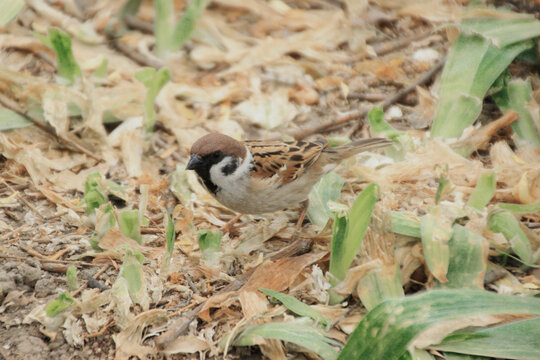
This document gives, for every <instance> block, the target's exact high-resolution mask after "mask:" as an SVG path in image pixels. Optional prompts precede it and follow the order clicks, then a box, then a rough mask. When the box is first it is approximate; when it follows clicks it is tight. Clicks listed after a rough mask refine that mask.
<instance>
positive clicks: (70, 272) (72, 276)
mask: <svg viewBox="0 0 540 360" xmlns="http://www.w3.org/2000/svg"><path fill="white" fill-rule="evenodd" d="M66 283H67V286H68V288H69V290H70V291H75V290H77V289H78V288H79V282H78V281H77V268H76V267H75V265H71V266H70V267H68V269H67V271H66Z"/></svg>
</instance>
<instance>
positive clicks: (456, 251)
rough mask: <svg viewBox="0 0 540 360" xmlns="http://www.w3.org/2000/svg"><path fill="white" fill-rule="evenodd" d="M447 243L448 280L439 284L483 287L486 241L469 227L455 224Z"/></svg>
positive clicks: (458, 286) (457, 286) (459, 286)
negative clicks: (448, 254) (448, 258)
mask: <svg viewBox="0 0 540 360" xmlns="http://www.w3.org/2000/svg"><path fill="white" fill-rule="evenodd" d="M448 245H449V248H450V263H449V264H448V273H447V275H446V277H447V279H448V282H447V283H445V284H440V285H441V286H442V287H448V288H454V289H479V290H481V289H483V288H484V276H485V275H486V268H487V256H488V250H489V246H488V244H487V241H486V240H485V239H484V238H483V237H482V236H480V235H478V234H476V233H474V232H472V231H470V230H469V229H467V228H465V227H463V226H461V225H458V224H455V225H454V226H453V234H452V238H451V239H450V242H449V244H448Z"/></svg>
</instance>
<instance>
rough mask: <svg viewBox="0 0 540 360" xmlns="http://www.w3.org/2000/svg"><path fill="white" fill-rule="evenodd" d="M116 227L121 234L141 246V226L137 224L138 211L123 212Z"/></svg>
mask: <svg viewBox="0 0 540 360" xmlns="http://www.w3.org/2000/svg"><path fill="white" fill-rule="evenodd" d="M118 226H119V227H120V231H121V232H122V234H124V235H126V236H127V237H128V238H130V239H133V240H135V241H137V243H139V244H142V235H141V224H140V223H139V210H124V211H122V213H121V214H120V217H119V219H118Z"/></svg>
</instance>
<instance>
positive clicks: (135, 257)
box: [118, 245, 148, 308]
mask: <svg viewBox="0 0 540 360" xmlns="http://www.w3.org/2000/svg"><path fill="white" fill-rule="evenodd" d="M123 248H124V249H126V253H125V255H124V260H123V263H122V267H121V268H120V273H119V275H118V276H119V277H121V278H124V279H125V280H126V282H127V286H128V291H129V296H130V297H131V299H132V300H133V302H135V303H137V304H140V305H141V306H143V308H144V307H145V306H144V305H145V304H146V303H147V302H148V294H147V293H146V285H145V281H144V273H143V268H142V264H143V262H144V256H143V255H142V254H141V253H140V252H138V251H136V250H134V249H131V248H129V247H128V246H125V245H124V246H123Z"/></svg>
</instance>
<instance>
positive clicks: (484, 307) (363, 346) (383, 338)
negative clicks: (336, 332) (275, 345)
mask: <svg viewBox="0 0 540 360" xmlns="http://www.w3.org/2000/svg"><path fill="white" fill-rule="evenodd" d="M500 314H515V315H520V314H530V315H540V299H536V298H527V297H521V296H511V295H500V294H495V293H490V292H487V291H476V290H452V289H444V290H431V291H428V292H425V293H421V294H417V295H413V296H408V297H405V298H402V299H389V300H386V301H384V302H383V303H381V304H380V305H379V306H377V307H376V308H375V309H373V310H371V311H370V312H369V313H368V314H367V315H366V316H365V317H364V318H363V319H362V320H361V321H360V323H359V324H358V326H357V327H356V329H355V330H354V331H353V333H352V334H351V335H350V337H349V340H348V341H347V344H345V347H344V348H343V350H342V351H341V353H340V354H339V357H338V359H341V360H350V359H362V360H379V359H385V360H395V359H399V358H400V357H401V356H403V354H404V353H405V352H406V351H407V349H408V347H409V345H410V344H411V342H412V341H413V340H414V339H415V338H416V337H417V336H418V335H419V334H420V333H421V332H423V331H426V330H427V329H429V328H430V327H431V326H433V325H435V324H437V325H441V324H442V323H444V322H453V323H456V321H458V320H460V319H463V320H466V319H468V318H471V317H478V316H482V315H500ZM464 324H465V325H464V326H466V324H467V323H464Z"/></svg>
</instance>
